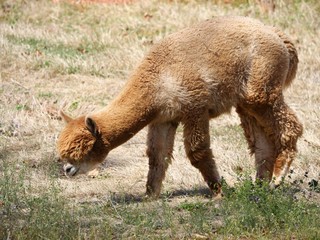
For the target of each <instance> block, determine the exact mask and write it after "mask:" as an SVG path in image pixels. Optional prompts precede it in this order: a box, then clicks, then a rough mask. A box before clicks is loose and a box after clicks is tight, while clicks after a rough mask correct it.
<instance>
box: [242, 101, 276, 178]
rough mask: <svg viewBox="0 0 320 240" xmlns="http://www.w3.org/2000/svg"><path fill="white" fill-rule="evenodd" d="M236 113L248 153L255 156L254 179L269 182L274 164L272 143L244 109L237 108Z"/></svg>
mask: <svg viewBox="0 0 320 240" xmlns="http://www.w3.org/2000/svg"><path fill="white" fill-rule="evenodd" d="M237 113H238V114H239V117H240V120H241V126H242V128H243V130H244V135H245V137H246V139H247V142H248V145H249V149H250V152H251V154H254V156H255V166H256V170H257V174H256V178H257V179H259V180H266V181H268V182H270V181H271V179H272V173H273V168H274V162H275V147H274V143H273V141H272V139H271V138H270V136H267V135H266V133H265V131H264V129H263V127H262V126H261V125H260V124H259V123H258V122H257V120H256V119H255V118H254V117H253V116H251V115H250V113H249V112H248V111H246V109H243V108H241V107H239V106H238V107H237Z"/></svg>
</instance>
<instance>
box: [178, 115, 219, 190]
mask: <svg viewBox="0 0 320 240" xmlns="http://www.w3.org/2000/svg"><path fill="white" fill-rule="evenodd" d="M184 144H185V149H186V154H187V156H188V158H189V160H190V162H191V164H192V165H193V166H194V167H196V168H197V169H199V171H200V172H201V174H202V176H203V178H204V180H205V181H206V183H207V184H208V186H209V188H210V190H211V191H212V192H213V194H214V195H216V194H218V193H220V191H221V184H220V176H219V173H218V170H217V167H216V163H215V161H214V159H213V155H212V151H211V149H210V135H209V117H208V113H205V114H203V116H201V117H198V118H195V117H194V116H192V117H191V118H190V119H188V121H186V122H184Z"/></svg>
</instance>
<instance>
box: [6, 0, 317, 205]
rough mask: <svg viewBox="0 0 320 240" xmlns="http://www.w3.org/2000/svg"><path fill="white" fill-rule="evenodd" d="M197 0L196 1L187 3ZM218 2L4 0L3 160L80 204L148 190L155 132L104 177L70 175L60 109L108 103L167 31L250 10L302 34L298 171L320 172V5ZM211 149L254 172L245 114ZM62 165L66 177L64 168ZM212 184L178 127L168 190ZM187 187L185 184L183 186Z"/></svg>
mask: <svg viewBox="0 0 320 240" xmlns="http://www.w3.org/2000/svg"><path fill="white" fill-rule="evenodd" d="M186 2H188V3H186ZM213 2H214V1H181V2H180V1H160V2H158V1H141V2H137V3H134V4H131V5H95V4H93V5H69V4H62V3H61V4H54V3H52V2H51V1H22V0H21V1H20V0H15V1H4V0H2V1H0V4H1V6H2V9H1V10H0V11H1V13H0V46H1V47H0V52H1V58H0V79H1V89H0V96H1V99H0V115H1V118H0V145H1V151H2V152H5V153H6V154H4V155H3V156H5V159H2V160H3V161H9V162H10V164H12V165H15V166H16V167H15V169H16V172H17V173H19V171H20V170H21V169H22V168H27V169H28V172H29V176H30V181H31V182H33V183H34V186H37V185H45V184H46V182H48V181H49V180H50V179H51V178H52V172H53V171H52V169H54V170H55V171H54V172H55V174H54V178H55V179H56V180H57V181H59V182H60V183H61V185H62V187H63V188H64V191H63V193H64V194H65V195H66V196H68V197H69V198H74V199H75V200H77V201H80V200H81V201H84V200H86V199H87V200H88V201H90V200H92V199H95V198H100V197H102V196H104V197H105V196H109V195H110V194H111V193H116V194H132V195H137V196H139V195H140V196H141V195H143V194H144V191H145V182H146V174H147V169H148V164H147V158H146V156H145V138H146V131H145V130H143V131H141V132H140V133H139V134H137V135H136V136H135V137H134V138H132V139H131V140H130V141H128V142H127V143H125V144H124V145H122V146H120V147H118V148H117V149H115V150H114V151H112V152H111V153H110V154H109V156H108V158H107V160H106V162H105V163H104V164H103V166H102V167H101V172H100V175H99V176H98V177H97V178H94V179H90V178H88V177H86V176H79V177H76V178H75V179H72V180H71V179H67V178H65V177H64V176H63V175H62V174H61V172H59V171H58V170H57V163H56V162H55V161H56V146H55V144H56V139H57V136H58V134H59V132H60V130H61V128H62V126H63V123H62V122H61V121H59V120H58V119H56V117H57V115H56V112H55V110H56V109H65V110H66V111H68V112H69V113H71V114H72V115H73V116H78V115H81V114H85V113H88V112H90V111H93V110H95V109H99V108H101V107H102V106H104V105H106V104H108V102H109V101H110V100H111V99H112V98H113V97H114V96H115V95H116V94H117V93H118V92H119V91H120V90H121V87H122V86H123V85H124V83H125V81H126V78H127V77H128V75H129V74H130V72H131V71H132V69H133V68H134V67H135V66H136V65H137V64H139V60H140V59H141V58H142V56H143V55H144V53H145V52H146V51H147V50H148V49H149V47H150V45H152V43H154V42H156V41H158V40H160V39H162V38H163V37H164V36H166V35H167V34H169V33H171V32H174V31H175V30H178V29H181V28H183V27H185V26H189V25H191V24H193V23H196V22H199V21H201V20H204V19H208V18H212V17H214V16H218V15H246V16H251V17H255V18H258V19H261V20H262V21H263V22H265V23H267V24H273V25H277V26H279V27H280V28H281V29H283V30H284V31H285V32H286V33H288V34H289V35H290V36H291V37H292V38H293V39H294V41H295V43H296V45H297V48H298V50H299V56H300V65H299V72H298V76H297V79H296V81H295V82H294V83H293V84H292V86H291V87H290V88H289V90H288V91H287V92H286V99H287V102H288V103H289V105H290V106H291V107H292V108H293V109H294V110H295V111H296V113H297V114H298V116H299V118H300V120H301V121H302V123H303V125H304V128H305V131H304V135H303V137H302V138H301V139H300V141H299V150H300V151H299V155H298V157H297V159H296V160H295V161H294V163H293V165H292V168H293V169H294V174H292V178H293V179H295V178H301V176H303V175H304V173H305V172H306V171H308V175H309V176H308V177H309V178H310V179H319V172H320V130H319V122H320V114H319V112H320V111H319V110H320V104H319V103H320V88H319V86H320V82H319V81H320V80H319V79H320V70H319V66H320V55H319V52H320V51H319V49H320V48H319V46H320V38H319V36H320V12H319V9H320V7H319V4H318V3H316V1H314V3H313V4H311V3H308V2H307V1H299V3H298V2H297V1H293V0H292V1H289V0H287V1H285V0H281V1H279V2H278V4H277V8H276V10H275V12H274V13H273V14H271V15H261V13H260V11H259V8H258V7H257V6H255V5H247V4H245V5H239V6H237V7H235V6H234V5H224V4H214V3H213ZM211 131H212V139H211V142H212V143H211V146H212V149H213V152H214V154H215V157H216V161H217V163H218V166H219V170H220V173H221V175H222V176H223V177H224V178H225V179H226V180H227V182H228V183H230V184H232V183H233V182H234V181H236V179H237V174H238V173H239V171H245V172H248V173H249V174H253V173H254V162H253V159H252V158H251V157H250V156H249V154H248V151H247V147H246V143H245V140H244V137H243V136H242V130H241V129H240V127H239V119H238V117H237V116H236V114H234V113H232V114H231V115H225V116H221V117H219V118H218V119H215V120H213V121H212V122H211ZM58 172H59V174H58ZM195 187H199V188H203V187H205V184H204V182H203V180H202V177H201V176H200V174H199V173H198V172H197V170H196V169H194V168H193V167H192V166H191V165H190V164H189V163H188V161H187V159H186V156H185V153H184V150H183V142H182V137H181V131H178V136H177V139H176V144H175V149H174V161H173V164H172V166H171V167H170V168H169V171H168V173H167V177H166V180H165V182H164V189H163V192H168V193H169V194H174V193H177V194H182V195H185V194H188V193H189V191H190V190H192V189H194V188H195ZM179 190H183V191H182V192H180V191H179Z"/></svg>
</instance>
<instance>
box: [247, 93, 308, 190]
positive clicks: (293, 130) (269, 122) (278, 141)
mask: <svg viewBox="0 0 320 240" xmlns="http://www.w3.org/2000/svg"><path fill="white" fill-rule="evenodd" d="M250 110H251V112H252V113H253V114H254V116H255V118H256V119H257V122H258V123H259V125H261V126H262V128H263V131H264V132H265V134H266V136H268V138H269V139H270V140H271V141H272V142H273V146H274V148H275V160H274V166H273V171H272V180H273V182H272V183H271V186H278V185H279V184H280V183H281V182H282V180H283V179H284V177H285V176H286V174H287V172H288V171H289V168H290V165H291V163H292V161H293V159H294V158H295V155H296V152H297V140H298V138H299V137H300V136H301V135H302V131H303V129H302V125H301V123H300V122H299V120H298V119H297V117H296V115H295V114H294V113H293V111H292V110H291V109H290V108H289V107H288V106H287V105H286V104H285V102H284V101H283V97H282V96H281V97H279V98H278V99H276V100H275V101H274V103H273V104H272V105H256V106H254V107H253V108H251V109H250Z"/></svg>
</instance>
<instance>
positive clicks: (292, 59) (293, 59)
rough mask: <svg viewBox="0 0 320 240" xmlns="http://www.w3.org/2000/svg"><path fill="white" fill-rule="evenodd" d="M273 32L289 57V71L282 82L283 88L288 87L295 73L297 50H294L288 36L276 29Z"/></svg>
mask: <svg viewBox="0 0 320 240" xmlns="http://www.w3.org/2000/svg"><path fill="white" fill-rule="evenodd" d="M275 30H276V33H277V34H278V35H279V37H280V38H281V39H282V41H283V43H284V44H285V46H286V48H287V50H288V53H289V57H290V62H289V71H288V74H287V78H286V80H285V82H284V87H289V86H290V84H291V83H292V81H293V79H294V78H295V76H296V73H297V69H298V62H299V59H298V53H297V49H296V48H295V46H294V44H293V43H292V41H291V40H290V39H289V38H288V36H287V35H285V34H284V33H283V32H281V31H280V30H278V29H275Z"/></svg>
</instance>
